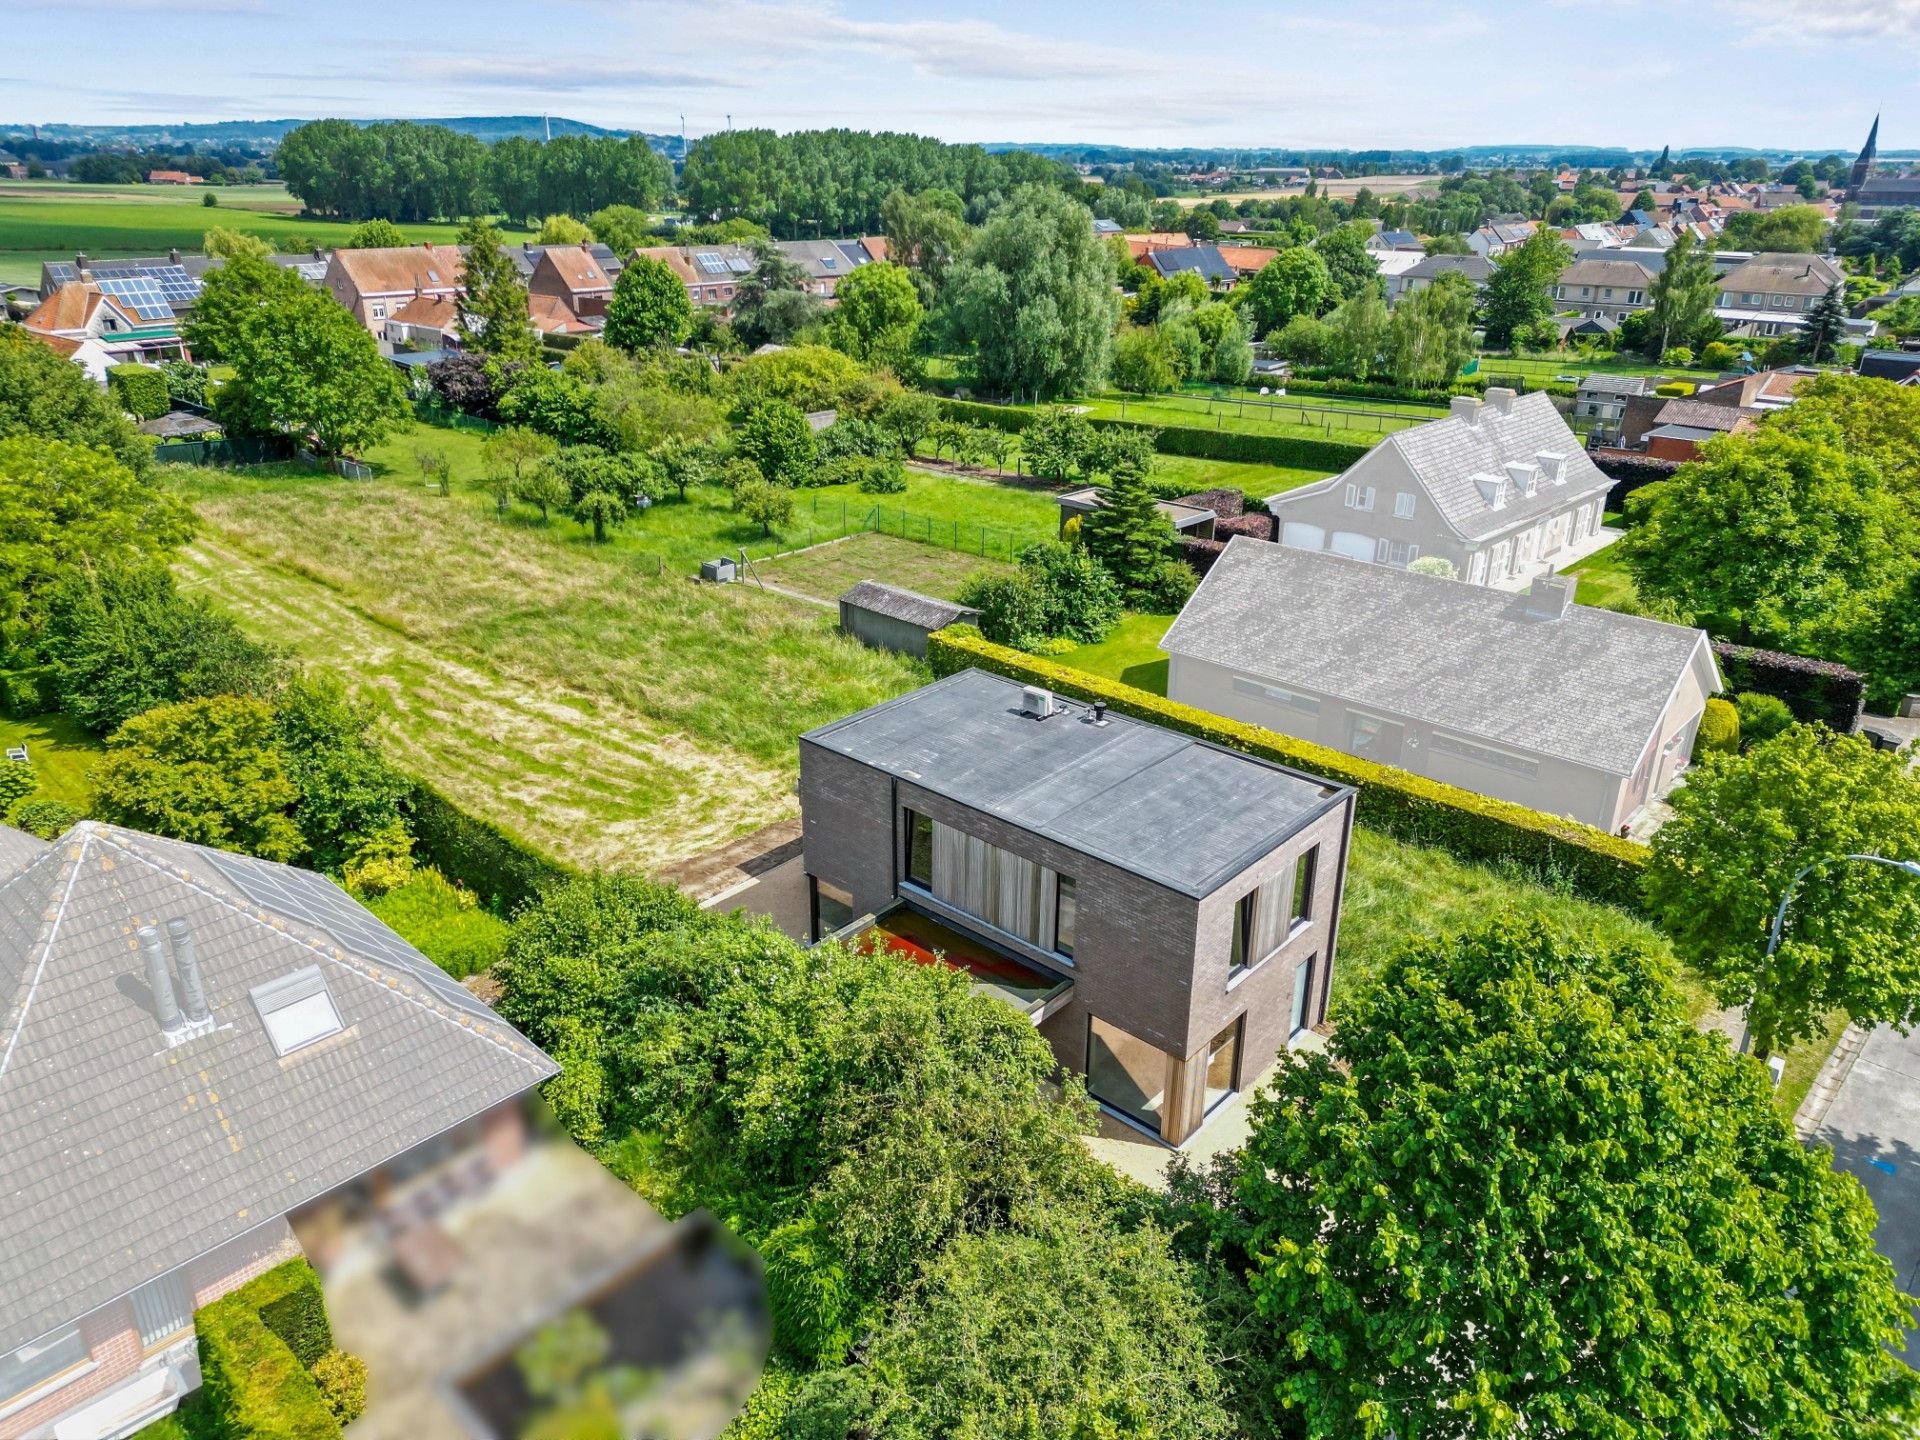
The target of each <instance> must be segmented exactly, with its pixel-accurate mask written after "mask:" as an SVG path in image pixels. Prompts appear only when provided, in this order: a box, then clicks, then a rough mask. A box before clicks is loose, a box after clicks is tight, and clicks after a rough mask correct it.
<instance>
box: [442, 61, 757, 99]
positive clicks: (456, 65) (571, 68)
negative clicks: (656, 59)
mask: <svg viewBox="0 0 1920 1440" xmlns="http://www.w3.org/2000/svg"><path fill="white" fill-rule="evenodd" d="M409 64H410V67H411V68H412V69H414V70H415V71H417V72H419V73H422V74H424V75H426V76H427V77H428V78H430V79H433V80H440V81H446V82H448V83H451V84H455V85H461V84H465V85H477V86H484V87H487V88H490V89H492V88H497V89H511V90H526V91H540V92H544V93H550V94H562V95H564V94H572V93H577V92H580V91H586V90H629V89H638V90H673V89H701V90H707V89H721V88H731V87H734V86H738V85H742V84H745V83H746V81H745V80H744V79H743V78H742V77H740V76H738V75H728V74H724V73H717V74H709V73H703V72H701V71H698V70H693V69H679V68H674V67H670V66H661V65H653V64H647V63H644V62H640V61H627V60H610V59H601V58H594V57H589V56H563V57H558V58H554V59H543V58H539V57H535V56H530V55H526V54H515V55H427V56H414V57H413V58H412V59H411V60H410V62H409Z"/></svg>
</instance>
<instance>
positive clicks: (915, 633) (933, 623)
mask: <svg viewBox="0 0 1920 1440" xmlns="http://www.w3.org/2000/svg"><path fill="white" fill-rule="evenodd" d="M979 623H980V612H979V611H978V610H975V609H973V608H971V607H970V606H966V605H959V604H956V603H954V602H953V601H951V600H939V599H936V598H934V597H933V596H931V595H922V594H920V593H919V592H918V591H916V590H903V589H901V588H900V587H899V586H897V585H882V584H881V583H880V582H879V581H878V580H862V581H861V582H860V583H859V584H858V585H855V586H854V587H853V588H852V589H851V590H849V591H847V593H846V594H844V595H842V596H841V597H840V628H841V630H843V631H844V632H845V633H847V634H848V635H851V636H852V637H853V638H854V639H856V640H858V641H859V642H860V643H861V644H862V645H870V646H872V647H873V648H874V649H876V650H893V651H897V652H899V653H900V654H902V655H912V656H915V657H917V658H919V659H922V660H924V659H925V658H926V655H927V637H928V636H929V635H931V634H932V633H933V632H934V631H936V630H943V629H945V628H946V627H947V626H949V625H978V624H979Z"/></svg>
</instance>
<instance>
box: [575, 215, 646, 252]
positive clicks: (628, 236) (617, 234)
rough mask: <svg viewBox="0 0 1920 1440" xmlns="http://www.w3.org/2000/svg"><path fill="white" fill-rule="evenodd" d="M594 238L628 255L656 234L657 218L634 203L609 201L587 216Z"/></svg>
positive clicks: (588, 226) (615, 250)
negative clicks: (654, 224)
mask: <svg viewBox="0 0 1920 1440" xmlns="http://www.w3.org/2000/svg"><path fill="white" fill-rule="evenodd" d="M587 228H588V229H589V230H591V231H592V232H593V238H594V239H596V240H598V241H599V242H600V243H601V244H602V245H604V246H606V247H607V248H608V249H609V250H611V251H613V253H614V254H616V255H620V256H627V255H631V254H633V252H634V251H635V250H638V249H639V248H640V247H641V246H643V245H645V244H646V243H647V242H648V241H649V240H650V239H652V238H653V235H652V232H653V220H652V218H651V217H650V216H649V215H648V214H647V212H646V211H644V210H641V209H638V208H636V207H635V206H632V205H605V206H602V207H601V208H600V209H598V210H596V211H594V212H593V213H592V214H591V215H589V216H587Z"/></svg>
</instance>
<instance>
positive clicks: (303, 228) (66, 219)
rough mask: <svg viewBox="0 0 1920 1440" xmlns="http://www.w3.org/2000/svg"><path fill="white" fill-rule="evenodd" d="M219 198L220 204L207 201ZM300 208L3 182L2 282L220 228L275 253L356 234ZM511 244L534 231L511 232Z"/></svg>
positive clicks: (177, 190) (137, 189) (177, 191)
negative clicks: (57, 264) (77, 258)
mask: <svg viewBox="0 0 1920 1440" xmlns="http://www.w3.org/2000/svg"><path fill="white" fill-rule="evenodd" d="M209 194H210V195H214V196H216V197H218V200H219V203H218V204H217V205H213V206H208V205H206V204H204V203H203V202H202V199H201V197H202V196H203V195H209ZM299 208H300V207H299V202H298V201H296V200H295V199H294V198H293V197H292V196H290V195H288V194H287V192H286V190H285V189H284V188H283V187H282V186H279V185H243V186H234V187H231V188H227V187H221V186H216V187H213V188H211V189H208V188H205V187H201V186H197V185H196V186H179V187H175V186H171V185H167V186H160V185H80V184H74V183H71V182H67V183H62V182H49V181H32V180H16V181H5V182H0V282H4V283H8V284H28V283H31V282H33V281H37V280H38V279H39V278H40V262H41V261H43V260H71V259H72V258H73V256H74V253H75V252H76V251H80V252H84V253H85V254H87V255H90V256H93V257H94V258H96V259H111V258H114V257H121V256H128V255H165V254H166V253H167V252H168V251H170V250H174V249H178V250H180V251H183V252H191V253H193V254H196V255H197V254H199V253H200V247H201V240H202V237H204V236H205V234H206V232H207V231H208V230H210V229H212V228H213V227H215V226H224V227H226V228H228V229H232V230H244V231H246V232H248V233H249V234H253V235H258V236H260V237H261V238H262V239H264V240H267V241H269V242H270V243H271V244H272V245H273V246H274V248H275V249H279V250H288V249H294V248H302V249H304V248H307V247H310V246H314V245H321V246H332V245H336V244H338V243H339V241H340V238H341V237H342V236H343V235H345V234H346V232H347V231H348V230H350V229H351V228H352V226H351V225H349V224H347V223H346V222H344V221H338V220H316V219H312V218H308V217H303V216H301V215H300V214H299V213H298V211H299ZM400 228H401V230H402V231H403V232H405V234H406V235H407V237H408V238H409V239H411V240H443V239H444V240H451V239H453V238H454V236H456V235H457V234H459V231H460V227H459V226H457V225H402V226H401V227H400ZM503 233H505V234H506V235H507V236H508V238H509V239H512V240H516V241H517V240H521V239H524V238H528V237H529V235H530V233H531V232H528V231H523V230H517V229H508V230H506V231H504V232H503Z"/></svg>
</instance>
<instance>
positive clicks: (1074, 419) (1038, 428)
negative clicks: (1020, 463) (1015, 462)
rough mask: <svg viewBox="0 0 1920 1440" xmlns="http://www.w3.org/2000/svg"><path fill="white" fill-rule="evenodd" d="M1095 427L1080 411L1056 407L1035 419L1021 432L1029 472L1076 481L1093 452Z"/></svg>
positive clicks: (1042, 412)
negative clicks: (1074, 477)
mask: <svg viewBox="0 0 1920 1440" xmlns="http://www.w3.org/2000/svg"><path fill="white" fill-rule="evenodd" d="M1093 441H1094V435H1093V426H1092V424H1091V423H1090V422H1089V421H1088V420H1087V417H1086V416H1085V415H1082V414H1081V413H1080V412H1079V411H1077V410H1069V409H1067V408H1066V407H1065V406H1061V405H1056V406H1052V407H1050V408H1048V409H1046V410H1042V411H1041V412H1040V413H1039V414H1037V415H1035V416H1034V417H1033V423H1031V424H1030V425H1028V426H1027V428H1026V429H1024V430H1022V431H1021V432H1020V452H1021V454H1022V455H1024V456H1025V457H1026V463H1027V469H1028V470H1030V471H1031V472H1032V473H1033V474H1034V475H1036V476H1038V477H1039V478H1040V479H1042V480H1055V481H1064V480H1070V479H1072V478H1073V476H1074V475H1075V473H1076V472H1078V471H1079V470H1080V468H1081V467H1082V466H1083V465H1085V464H1086V462H1087V458H1088V456H1089V454H1090V453H1091V452H1092V449H1093Z"/></svg>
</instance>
